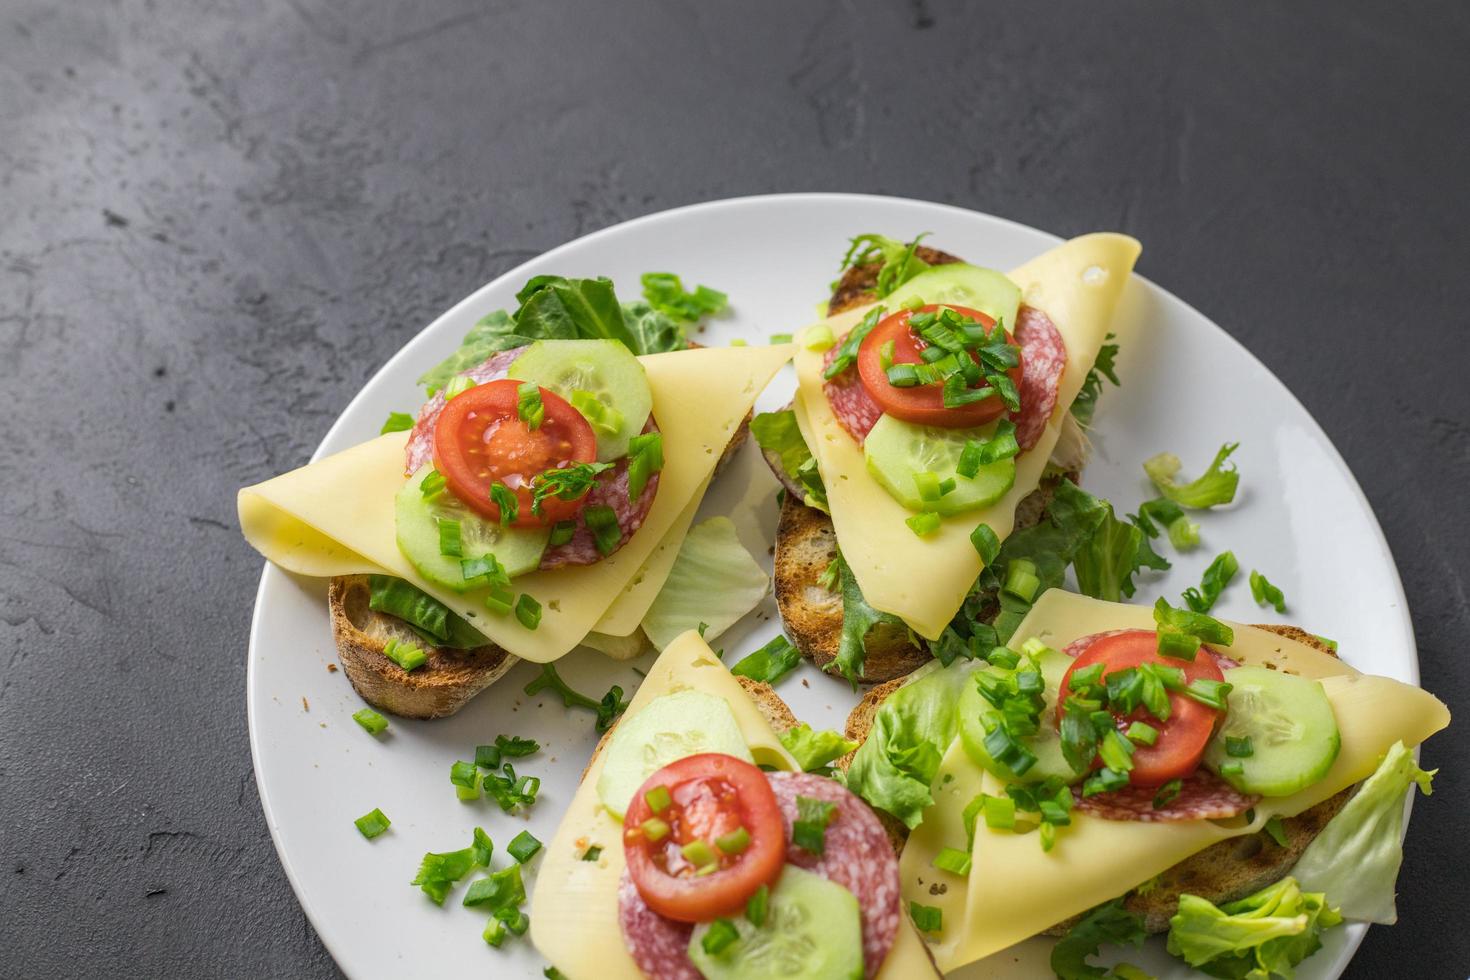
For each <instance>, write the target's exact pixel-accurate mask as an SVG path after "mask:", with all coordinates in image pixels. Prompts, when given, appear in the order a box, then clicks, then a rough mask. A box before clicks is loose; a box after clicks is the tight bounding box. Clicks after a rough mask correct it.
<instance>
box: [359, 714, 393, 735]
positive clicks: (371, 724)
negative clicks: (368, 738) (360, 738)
mask: <svg viewBox="0 0 1470 980" xmlns="http://www.w3.org/2000/svg"><path fill="white" fill-rule="evenodd" d="M352 720H353V721H355V722H357V723H358V724H359V725H361V726H362V730H363V731H365V732H367V733H368V734H369V735H377V734H380V733H382V732H385V731H387V730H388V719H387V718H384V717H383V716H382V715H380V714H378V713H377V712H376V711H374V710H373V709H372V708H361V709H359V710H357V711H354V712H353V713H352Z"/></svg>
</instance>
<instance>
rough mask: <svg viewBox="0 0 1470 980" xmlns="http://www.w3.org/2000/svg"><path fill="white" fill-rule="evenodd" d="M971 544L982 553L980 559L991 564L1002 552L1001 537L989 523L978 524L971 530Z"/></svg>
mask: <svg viewBox="0 0 1470 980" xmlns="http://www.w3.org/2000/svg"><path fill="white" fill-rule="evenodd" d="M970 544H972V545H974V546H975V550H976V551H977V552H978V553H979V555H980V560H981V561H982V562H984V563H985V564H986V565H989V564H990V563H992V562H993V561H995V558H996V556H997V555H999V554H1000V538H999V537H998V536H997V535H996V533H995V531H994V529H993V528H991V526H990V525H989V524H976V525H975V530H973V531H971V532H970Z"/></svg>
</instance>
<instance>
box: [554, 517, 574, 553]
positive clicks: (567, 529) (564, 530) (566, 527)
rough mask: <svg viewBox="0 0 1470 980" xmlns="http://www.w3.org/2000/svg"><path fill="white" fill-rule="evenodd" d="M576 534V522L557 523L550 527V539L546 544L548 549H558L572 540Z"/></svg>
mask: <svg viewBox="0 0 1470 980" xmlns="http://www.w3.org/2000/svg"><path fill="white" fill-rule="evenodd" d="M576 533H577V522H576V521H557V522H556V523H555V524H553V525H551V538H550V539H549V540H548V541H547V542H546V546H547V547H548V548H558V547H560V546H561V545H564V544H566V543H567V542H568V541H570V540H572V536H573V535H575V534H576Z"/></svg>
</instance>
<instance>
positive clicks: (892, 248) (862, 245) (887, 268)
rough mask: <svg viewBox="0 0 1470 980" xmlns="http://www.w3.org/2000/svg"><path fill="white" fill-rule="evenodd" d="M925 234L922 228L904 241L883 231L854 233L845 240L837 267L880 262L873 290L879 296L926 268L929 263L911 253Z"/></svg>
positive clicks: (843, 268)
mask: <svg viewBox="0 0 1470 980" xmlns="http://www.w3.org/2000/svg"><path fill="white" fill-rule="evenodd" d="M928 234H929V233H928V232H927V231H926V232H924V233H923V234H922V235H916V236H915V237H914V240H913V241H911V242H909V243H908V244H904V243H903V242H900V241H897V240H895V239H892V238H888V237H886V236H884V235H872V234H869V235H858V236H857V237H856V238H854V239H852V240H851V241H850V242H849V243H848V247H847V254H846V255H844V256H843V257H842V264H841V265H840V266H838V269H839V270H840V271H841V270H846V269H848V268H849V267H851V266H855V265H867V264H868V263H869V262H878V261H881V262H882V263H883V264H882V266H880V267H879V269H878V280H877V283H876V286H875V292H877V294H878V296H879V297H880V298H881V297H883V296H887V295H888V294H889V293H891V292H893V291H894V290H895V289H897V288H898V287H899V286H902V285H903V284H904V283H906V282H908V281H909V280H910V279H912V278H914V276H917V275H918V274H919V273H921V272H924V271H925V270H927V269H929V268H930V266H929V263H927V262H925V261H924V260H923V259H921V258H919V257H918V256H917V255H915V254H914V252H915V250H916V249H918V247H919V242H920V241H921V240H922V239H924V238H925V237H926V236H927V235H928ZM833 285H834V286H835V285H836V284H835V283H834V284H833Z"/></svg>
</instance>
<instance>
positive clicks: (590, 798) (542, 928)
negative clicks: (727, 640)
mask: <svg viewBox="0 0 1470 980" xmlns="http://www.w3.org/2000/svg"><path fill="white" fill-rule="evenodd" d="M687 690H697V691H701V692H703V693H705V694H712V695H714V696H716V697H721V698H724V699H725V701H726V702H728V703H729V705H730V710H731V711H732V712H733V713H734V715H735V721H736V723H737V724H738V725H739V726H740V731H741V733H742V734H743V735H744V736H745V741H746V744H747V745H749V746H750V751H751V755H752V756H753V757H754V759H755V761H756V763H757V764H759V765H766V766H772V767H774V768H776V769H781V770H786V771H790V770H795V769H797V768H798V766H797V765H796V762H795V760H794V759H792V758H791V756H790V754H788V753H787V751H786V750H785V748H783V747H782V745H781V740H780V739H779V738H778V737H777V736H776V733H775V732H773V731H771V726H770V725H769V724H767V723H766V720H765V717H764V716H763V715H762V714H761V713H760V710H759V709H758V708H757V707H756V705H755V703H754V702H753V701H752V700H751V699H750V697H749V695H747V694H746V693H745V690H744V688H742V687H741V686H740V683H739V682H738V681H737V680H736V679H735V677H734V676H733V675H731V673H730V671H729V670H728V669H727V668H726V667H725V665H724V663H722V662H721V661H720V659H719V658H718V657H717V656H715V654H714V652H713V651H711V650H710V648H709V645H708V644H706V643H705V642H704V640H702V639H700V637H699V634H698V633H696V632H694V631H692V630H691V631H690V632H688V633H685V634H683V635H682V636H680V637H678V638H677V639H675V640H674V641H673V642H672V643H670V644H669V645H668V647H666V648H665V649H664V652H663V653H662V654H661V655H660V656H659V658H658V660H657V661H655V662H654V665H653V667H651V668H650V669H649V671H648V676H647V677H646V678H644V680H643V683H642V684H641V685H639V687H638V693H637V694H635V695H634V696H633V700H632V702H631V703H630V704H629V705H628V710H627V715H626V716H627V717H631V716H633V715H635V714H637V713H638V712H639V711H641V710H643V708H644V707H646V706H647V705H648V703H649V702H650V701H652V700H653V699H654V698H657V697H661V696H663V695H666V694H673V693H675V692H677V691H687ZM599 749H601V746H599ZM603 761H604V757H603V754H602V753H601V752H600V751H599V753H598V754H597V755H596V756H595V757H594V758H593V759H592V762H591V764H590V765H588V767H587V771H586V772H585V773H584V774H583V775H582V783H581V785H580V786H579V787H577V792H576V795H575V796H573V797H572V802H571V804H570V805H569V806H568V807H567V811H566V814H565V815H564V816H563V817H562V821H561V826H559V827H558V828H557V831H556V836H555V837H553V838H552V841H551V843H550V844H549V845H548V846H547V848H546V853H545V856H544V857H543V858H542V859H541V869H540V871H539V872H538V873H537V875H536V887H535V891H534V892H533V894H532V895H531V911H530V916H531V942H532V943H534V944H535V946H536V949H537V950H539V951H540V953H541V955H542V956H545V957H546V958H547V959H548V960H550V961H551V963H552V965H553V966H555V967H556V968H557V969H558V970H560V971H561V972H562V973H564V974H565V975H566V976H567V977H569V978H571V980H581V978H584V977H587V978H595V980H637V978H639V977H642V976H643V974H642V973H641V972H640V971H639V969H638V967H637V965H636V964H635V963H634V962H633V958H632V956H630V955H629V953H628V950H627V947H626V946H624V944H623V932H622V927H621V926H620V925H619V924H618V881H619V880H620V879H621V878H622V876H623V869H624V867H625V864H624V860H623V846H622V842H621V836H622V830H623V825H622V822H621V821H620V820H618V819H617V818H616V817H613V816H612V815H611V814H609V813H608V812H607V810H605V809H604V808H603V806H602V804H601V802H599V800H598V798H597V780H598V777H599V776H601V775H602V765H603ZM592 846H597V847H601V848H602V852H601V854H600V855H599V856H598V858H597V860H595V861H584V860H582V856H583V854H585V853H586V851H587V848H588V847H592ZM878 975H879V977H880V978H883V980H906V978H910V977H935V976H937V974H936V973H935V971H934V967H933V964H932V963H931V962H930V960H929V954H928V953H927V952H926V951H925V949H924V944H923V942H922V941H920V940H919V938H918V935H917V934H916V933H915V932H914V930H913V929H912V927H911V926H909V924H908V923H907V922H905V923H904V924H902V925H901V926H900V927H899V930H898V936H897V937H896V938H895V940H894V944H893V948H892V950H890V951H889V953H888V958H887V959H886V960H884V961H883V968H882V970H881V971H880V972H879V974H878Z"/></svg>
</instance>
